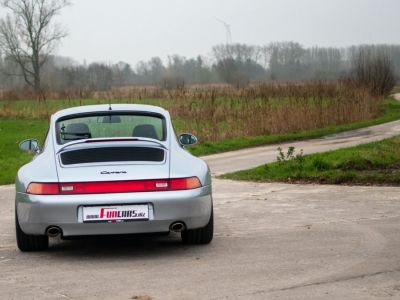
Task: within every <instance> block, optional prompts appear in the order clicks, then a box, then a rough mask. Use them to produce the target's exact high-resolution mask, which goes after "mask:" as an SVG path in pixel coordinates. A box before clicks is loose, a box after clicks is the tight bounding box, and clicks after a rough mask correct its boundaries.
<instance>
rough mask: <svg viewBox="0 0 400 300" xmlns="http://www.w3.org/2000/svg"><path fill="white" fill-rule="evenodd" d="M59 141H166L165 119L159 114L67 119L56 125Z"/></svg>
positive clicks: (97, 115) (91, 116) (90, 116)
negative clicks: (101, 139) (119, 138)
mask: <svg viewBox="0 0 400 300" xmlns="http://www.w3.org/2000/svg"><path fill="white" fill-rule="evenodd" d="M56 132H57V141H58V143H59V144H65V143H68V142H70V141H75V140H81V139H93V138H115V137H137V138H151V139H155V140H159V141H164V140H165V137H166V127H165V119H164V118H163V117H162V116H161V115H158V114H142V113H141V114H131V113H129V114H127V113H101V114H85V115H75V116H69V117H63V118H61V119H60V120H58V121H57V122H56Z"/></svg>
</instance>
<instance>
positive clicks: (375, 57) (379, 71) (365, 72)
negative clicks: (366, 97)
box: [352, 47, 396, 96]
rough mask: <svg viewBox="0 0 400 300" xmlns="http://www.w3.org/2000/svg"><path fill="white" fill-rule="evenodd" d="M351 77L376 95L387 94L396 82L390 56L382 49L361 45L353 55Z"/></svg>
mask: <svg viewBox="0 0 400 300" xmlns="http://www.w3.org/2000/svg"><path fill="white" fill-rule="evenodd" d="M352 63H353V78H354V79H355V80H356V81H357V82H359V83H360V84H363V85H365V86H367V87H368V88H369V89H370V90H371V92H372V93H374V94H376V95H382V96H385V95H388V94H389V93H390V92H391V90H392V89H393V87H394V86H395V84H396V80H395V74H394V68H393V64H392V61H391V58H390V56H389V55H388V53H387V52H386V51H383V50H382V49H374V48H373V47H361V48H360V49H359V50H358V52H357V53H356V54H355V55H354V57H353V61H352Z"/></svg>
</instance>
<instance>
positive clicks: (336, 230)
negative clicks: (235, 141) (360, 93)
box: [0, 122, 400, 300]
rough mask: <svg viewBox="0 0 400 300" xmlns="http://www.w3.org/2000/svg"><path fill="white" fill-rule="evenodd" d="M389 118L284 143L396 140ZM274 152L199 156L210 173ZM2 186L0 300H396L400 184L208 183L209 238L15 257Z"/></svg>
mask: <svg viewBox="0 0 400 300" xmlns="http://www.w3.org/2000/svg"><path fill="white" fill-rule="evenodd" d="M399 132H400V122H392V123H390V124H385V125H381V126H377V127H373V128H369V129H364V130H359V131H357V132H353V133H348V134H341V135H339V136H334V137H329V138H326V139H318V140H313V141H309V142H301V143H289V144H286V145H285V146H288V145H294V146H296V148H299V149H300V148H302V149H304V150H305V153H311V152H316V151H326V150H328V149H334V148H338V147H343V146H349V145H354V144H357V143H362V142H367V141H370V140H376V139H381V138H385V137H388V136H393V135H396V134H399ZM276 147H277V146H276V145H275V146H268V147H260V148H256V149H249V150H242V151H237V152H232V153H225V154H220V155H213V156H209V157H206V160H207V161H208V162H209V164H210V166H211V169H212V171H213V173H214V174H220V173H223V172H227V171H234V170H237V169H241V168H248V167H251V166H255V165H258V164H260V163H263V162H268V161H271V160H273V159H274V158H275V156H276ZM13 193H14V190H13V187H12V186H8V187H0V203H1V206H0V270H1V272H0V299H142V300H144V299H146V300H149V299H399V298H400V251H399V248H400V230H399V229H400V201H399V197H400V196H399V195H400V188H394V187H342V186H317V185H287V184H260V183H246V182H233V181H223V180H217V179H215V180H214V200H215V204H214V207H215V218H216V219H215V222H216V224H215V227H216V228H215V231H216V232H215V239H214V241H213V242H212V244H210V245H208V246H183V245H182V244H181V243H180V242H179V237H178V236H177V235H176V234H171V235H170V236H164V237H135V238H132V237H125V238H93V239H89V240H75V241H60V240H52V241H51V249H50V250H49V251H48V252H42V253H21V252H19V251H18V250H17V249H16V244H15V238H14V202H13Z"/></svg>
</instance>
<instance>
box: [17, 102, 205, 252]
mask: <svg viewBox="0 0 400 300" xmlns="http://www.w3.org/2000/svg"><path fill="white" fill-rule="evenodd" d="M196 142H197V139H196V137H194V136H193V135H191V134H182V135H180V136H179V138H176V135H175V132H174V128H173V126H172V123H171V118H170V115H169V113H168V112H167V111H166V110H164V109H162V108H160V107H155V106H149V105H133V104H131V105H125V104H119V105H114V104H112V105H93V106H82V107H75V108H69V109H65V110H62V111H59V112H57V113H55V114H54V115H52V117H51V120H50V128H49V131H48V133H47V137H46V140H45V143H44V145H43V147H42V148H39V145H38V142H37V140H34V139H30V140H25V141H23V142H21V143H20V149H21V150H24V151H30V152H33V153H35V156H34V158H33V160H32V161H31V162H30V163H28V164H26V165H24V166H23V167H21V169H20V170H19V171H18V175H17V178H16V198H15V223H16V236H17V243H18V247H19V249H20V250H22V251H35V250H45V249H47V248H48V245H49V237H55V236H58V235H61V237H66V238H68V237H74V236H88V235H112V234H133V233H167V232H170V231H174V232H180V233H181V237H182V241H183V242H184V243H190V244H206V243H210V242H211V240H212V238H213V202H212V193H211V176H210V171H209V168H208V166H207V164H206V163H205V162H204V161H202V160H201V159H199V158H196V157H194V156H192V155H191V154H190V153H188V152H187V151H186V150H185V149H184V146H186V145H191V144H195V143H196Z"/></svg>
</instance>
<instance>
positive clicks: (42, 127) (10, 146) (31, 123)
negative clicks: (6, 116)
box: [0, 120, 48, 184]
mask: <svg viewBox="0 0 400 300" xmlns="http://www.w3.org/2000/svg"><path fill="white" fill-rule="evenodd" d="M47 127H48V122H47V121H45V120H0V170H1V171H0V184H9V183H14V179H15V175H16V173H17V170H18V168H19V167H20V166H22V165H23V164H25V163H27V162H29V161H30V160H31V159H32V157H31V156H30V155H29V154H27V153H24V152H22V151H19V149H18V144H19V142H21V141H22V140H24V139H26V138H36V139H38V140H39V141H40V142H41V144H43V139H44V137H45V134H46V131H47Z"/></svg>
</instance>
